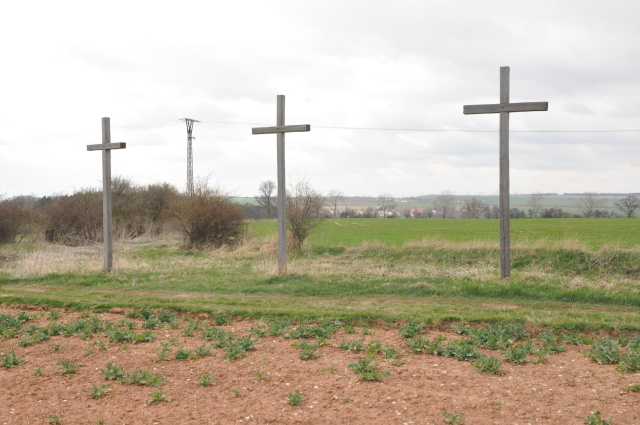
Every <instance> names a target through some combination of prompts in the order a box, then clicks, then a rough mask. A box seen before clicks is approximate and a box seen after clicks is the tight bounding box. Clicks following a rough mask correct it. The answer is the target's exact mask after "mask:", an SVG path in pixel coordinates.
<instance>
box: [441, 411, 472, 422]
mask: <svg viewBox="0 0 640 425" xmlns="http://www.w3.org/2000/svg"><path fill="white" fill-rule="evenodd" d="M442 420H443V421H444V422H445V423H448V424H459V423H462V422H464V421H466V420H467V418H465V417H464V416H462V415H461V414H456V413H449V412H447V411H446V410H445V411H444V412H442Z"/></svg>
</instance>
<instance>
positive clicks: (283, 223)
mask: <svg viewBox="0 0 640 425" xmlns="http://www.w3.org/2000/svg"><path fill="white" fill-rule="evenodd" d="M310 130H311V125H309V124H302V125H284V95H281V94H279V95H278V97H277V114H276V126H275V127H257V128H252V129H251V133H252V134H273V133H276V134H277V135H278V150H277V155H278V273H279V274H281V275H282V274H286V273H287V185H286V182H285V167H284V162H285V161H284V134H285V133H293V132H300V131H310Z"/></svg>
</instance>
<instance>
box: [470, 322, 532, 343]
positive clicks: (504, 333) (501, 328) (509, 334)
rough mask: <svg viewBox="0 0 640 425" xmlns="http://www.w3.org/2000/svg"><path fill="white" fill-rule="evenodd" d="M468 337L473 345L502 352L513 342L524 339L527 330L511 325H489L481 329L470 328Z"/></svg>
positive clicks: (514, 324)
mask: <svg viewBox="0 0 640 425" xmlns="http://www.w3.org/2000/svg"><path fill="white" fill-rule="evenodd" d="M469 336H470V339H471V340H472V341H474V343H475V345H477V346H480V347H482V348H488V349H491V350H504V349H506V348H507V347H509V346H511V345H512V344H513V343H514V342H516V341H520V340H523V339H526V338H527V337H528V333H527V330H526V329H525V328H524V326H522V325H520V324H517V323H511V324H507V325H504V324H496V323H493V324H489V325H487V326H485V327H483V328H471V329H470V331H469Z"/></svg>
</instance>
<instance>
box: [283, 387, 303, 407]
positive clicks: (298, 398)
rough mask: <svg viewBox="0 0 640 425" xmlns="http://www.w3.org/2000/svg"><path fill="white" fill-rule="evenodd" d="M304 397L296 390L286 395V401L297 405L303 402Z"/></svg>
mask: <svg viewBox="0 0 640 425" xmlns="http://www.w3.org/2000/svg"><path fill="white" fill-rule="evenodd" d="M304 400H305V399H304V397H303V396H302V394H300V390H296V391H295V392H294V393H293V394H289V395H288V396H287V403H289V404H290V405H292V406H297V405H299V404H302V403H304Z"/></svg>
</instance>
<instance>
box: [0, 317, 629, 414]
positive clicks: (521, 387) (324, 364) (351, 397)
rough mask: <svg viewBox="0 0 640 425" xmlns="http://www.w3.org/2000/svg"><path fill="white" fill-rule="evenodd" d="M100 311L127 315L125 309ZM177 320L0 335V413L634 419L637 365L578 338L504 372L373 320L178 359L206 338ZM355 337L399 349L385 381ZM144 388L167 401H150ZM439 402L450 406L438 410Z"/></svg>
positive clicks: (238, 330)
mask: <svg viewBox="0 0 640 425" xmlns="http://www.w3.org/2000/svg"><path fill="white" fill-rule="evenodd" d="M20 311H27V312H28V313H29V314H33V315H36V316H37V317H39V318H37V319H34V320H32V321H29V322H27V324H26V325H25V326H30V325H32V324H36V325H39V326H47V325H48V324H49V323H50V322H51V320H50V317H47V315H46V312H45V311H43V310H37V309H32V310H25V309H15V308H11V307H1V306H0V313H3V314H12V315H15V314H17V313H18V312H20ZM99 317H100V318H101V319H106V320H109V321H112V322H118V321H121V320H123V319H126V317H125V315H124V311H122V310H112V311H111V312H109V313H104V314H100V315H99ZM78 318H79V313H72V312H65V313H64V314H63V315H62V316H61V317H60V318H59V319H57V321H58V322H60V323H64V322H66V321H69V320H75V319H78ZM200 319H201V320H207V319H208V317H207V316H206V315H202V316H201V317H200ZM127 320H130V321H132V322H136V323H137V328H136V331H142V330H143V329H142V328H141V323H142V321H141V320H139V319H127ZM180 323H181V328H180V329H171V328H169V327H163V328H161V329H155V330H153V331H152V333H153V334H155V339H154V341H153V342H148V343H139V344H132V343H129V344H124V345H123V344H122V343H117V342H112V341H110V340H109V339H108V338H106V337H105V335H97V336H94V337H92V338H90V339H86V340H85V339H82V338H80V337H79V336H75V335H74V336H71V337H67V338H66V337H64V336H52V337H51V338H50V339H49V340H47V341H45V342H42V343H39V344H35V345H29V346H20V345H19V344H18V338H12V339H5V340H0V352H1V356H2V357H5V356H6V355H7V354H8V353H9V352H10V351H11V350H14V352H15V353H16V354H17V355H18V356H23V357H22V358H21V360H20V362H21V364H19V365H17V366H15V367H0V400H2V402H1V403H0V424H47V423H61V424H108V425H111V424H149V425H151V424H163V425H164V424H254V423H255V424H265V423H271V424H400V425H402V424H446V423H465V424H481V425H482V424H501V425H502V424H505V425H506V424H509V425H511V424H514V425H515V424H522V425H525V424H542V423H546V424H563V425H571V424H584V423H585V421H584V419H583V418H584V417H587V416H589V415H592V414H593V412H595V411H597V410H599V411H601V412H602V417H603V418H606V419H613V422H612V423H613V424H615V425H633V424H640V392H632V391H626V390H625V389H627V388H628V387H629V386H630V385H638V384H640V374H638V373H635V374H627V375H625V376H623V375H621V374H620V373H618V372H617V371H616V370H615V367H614V366H611V365H598V364H596V363H595V362H593V361H591V360H589V359H587V358H586V357H584V355H583V354H582V353H581V351H583V350H585V347H584V346H582V347H580V346H573V345H567V351H566V352H564V353H558V354H553V355H550V356H549V357H548V359H547V362H546V363H537V364H536V363H534V362H533V361H530V362H528V363H526V364H524V365H511V364H508V363H504V364H503V365H502V367H501V369H502V370H503V371H504V374H503V375H502V376H496V375H491V374H487V373H481V372H478V371H477V370H476V368H475V367H474V366H473V365H472V364H471V363H470V362H466V361H457V360H454V359H453V358H444V357H437V356H433V355H428V354H411V353H409V352H408V349H407V347H406V346H405V339H404V338H403V337H402V336H401V335H400V334H399V332H398V329H397V328H388V327H387V328H385V327H373V328H370V329H369V330H368V331H365V333H369V334H368V335H363V329H365V328H361V327H357V326H356V327H355V333H345V332H344V328H341V329H340V330H337V331H336V332H335V333H334V334H333V336H332V337H331V338H330V339H328V340H327V342H326V344H325V345H322V346H321V347H320V348H319V349H318V351H317V353H316V354H317V355H318V357H317V358H315V359H311V360H301V359H300V358H299V354H300V352H301V350H300V349H299V348H296V347H294V346H292V344H293V343H294V341H292V340H290V339H286V338H284V337H282V336H268V335H266V336H262V337H259V338H257V342H256V344H255V349H253V350H251V351H247V352H246V356H245V357H242V358H239V359H237V360H233V361H230V360H226V359H225V357H224V356H225V353H224V352H223V350H222V349H220V348H215V349H213V350H212V351H211V355H210V356H205V357H197V358H190V359H186V360H178V359H176V358H175V356H174V354H175V352H176V350H177V349H178V347H183V348H188V349H194V348H195V347H197V346H200V345H202V344H203V342H206V341H203V339H202V338H201V337H200V336H199V334H198V332H196V333H195V334H194V335H193V336H189V337H186V336H184V335H183V331H184V329H185V327H186V325H185V323H186V322H185V321H183V320H180ZM258 324H259V323H257V322H251V321H240V322H234V323H231V324H228V325H226V326H221V327H220V328H221V329H223V330H225V331H227V332H232V333H233V334H235V335H238V336H241V335H247V333H248V331H249V329H250V328H251V327H255V326H257V325H258ZM442 330H446V329H442ZM437 334H442V335H444V336H446V337H447V338H450V339H455V338H458V337H459V336H458V335H456V334H454V333H447V332H440V331H436V330H429V332H427V334H426V335H427V336H429V337H435V336H436V335H437ZM173 338H175V339H174V340H172V339H173ZM362 338H364V339H365V342H366V343H369V342H372V341H379V342H381V343H382V344H384V345H390V346H392V347H394V348H395V349H398V350H400V349H402V350H404V351H405V352H404V353H403V354H401V355H400V357H399V360H401V361H402V362H403V364H400V365H393V364H391V362H390V361H388V360H385V359H383V358H382V357H381V356H378V357H376V360H375V362H376V363H378V364H379V365H380V366H379V369H380V370H382V371H388V372H389V375H387V376H384V377H383V378H384V381H383V382H370V381H362V380H360V379H359V378H358V376H357V375H356V374H355V373H354V371H353V370H351V369H349V367H348V365H349V364H352V363H355V362H356V361H357V360H358V359H359V358H363V357H364V354H363V353H362V352H360V353H355V352H349V351H346V350H344V349H340V348H338V345H339V344H340V342H341V341H343V340H344V341H351V340H358V339H362ZM170 340H171V341H170ZM176 340H177V341H176ZM96 341H100V342H99V343H98V342H96ZM170 342H171V344H173V345H171V350H172V351H171V355H170V356H169V359H168V360H164V361H160V360H159V356H158V353H159V352H160V351H161V346H162V344H163V343H165V347H166V346H169V345H170V344H169V343H170ZM176 342H177V344H176ZM483 351H484V350H483ZM486 353H487V354H492V355H494V356H499V353H498V352H496V351H493V352H492V351H491V350H488V351H486ZM192 357H193V356H192ZM61 359H64V360H66V361H69V360H75V361H76V364H77V365H79V369H78V371H77V373H74V374H65V375H61V374H60V373H61V369H60V368H61V365H60V360H61ZM109 363H112V364H114V365H122V366H123V368H124V371H125V372H133V371H134V370H141V369H144V370H148V371H153V372H156V373H158V374H160V375H162V376H164V377H166V378H167V379H166V381H164V383H163V384H162V385H160V386H158V387H151V386H138V385H131V384H128V383H126V382H118V381H116V380H106V379H105V376H104V375H103V373H102V371H103V370H105V369H106V368H107V364H109ZM204 373H209V374H210V375H211V376H212V377H213V381H215V383H214V384H213V385H210V386H203V385H199V384H198V381H199V374H200V376H202V375H201V374H204ZM259 378H262V379H259ZM102 385H108V386H109V388H102V392H104V395H102V396H100V397H99V398H96V399H92V398H89V396H90V393H89V392H88V390H90V389H91V388H92V387H96V388H99V387H100V386H102ZM296 390H299V394H300V395H301V396H302V397H303V398H304V401H303V402H301V403H300V404H297V405H294V404H291V403H290V397H289V396H290V395H294V394H296ZM153 391H160V392H162V393H163V394H157V396H158V397H162V396H163V395H164V396H165V397H166V398H168V399H170V400H168V401H159V402H155V403H151V402H150V401H149V400H150V394H151V393H152V392H153ZM445 412H447V413H451V414H455V415H458V416H457V417H456V416H448V417H447V418H445V416H444V415H445ZM462 418H465V419H466V420H464V421H463V420H462ZM445 419H446V420H445ZM447 421H448V422H447ZM603 423H604V422H603Z"/></svg>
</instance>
